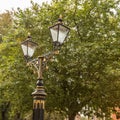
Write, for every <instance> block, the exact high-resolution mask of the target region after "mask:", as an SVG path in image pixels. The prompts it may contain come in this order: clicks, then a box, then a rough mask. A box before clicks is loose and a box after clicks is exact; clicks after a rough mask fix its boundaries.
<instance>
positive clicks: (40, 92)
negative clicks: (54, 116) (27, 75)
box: [32, 57, 46, 120]
mask: <svg viewBox="0 0 120 120" xmlns="http://www.w3.org/2000/svg"><path fill="white" fill-rule="evenodd" d="M43 59H44V57H38V65H39V66H38V80H37V84H36V85H37V86H36V89H35V91H34V92H33V93H32V96H33V120H44V109H45V98H46V93H45V89H44V85H43V77H42V65H43Z"/></svg>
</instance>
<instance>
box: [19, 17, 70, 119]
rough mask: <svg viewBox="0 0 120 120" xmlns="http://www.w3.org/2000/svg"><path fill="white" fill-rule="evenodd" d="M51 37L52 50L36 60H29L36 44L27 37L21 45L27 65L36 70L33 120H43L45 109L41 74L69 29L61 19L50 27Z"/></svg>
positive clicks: (44, 94)
mask: <svg viewBox="0 0 120 120" xmlns="http://www.w3.org/2000/svg"><path fill="white" fill-rule="evenodd" d="M50 31H51V36H52V39H53V47H54V50H53V51H52V52H49V53H47V54H44V55H42V56H39V57H38V58H35V59H33V60H31V57H32V56H33V54H34V52H35V49H36V47H37V46H38V44H37V43H35V42H33V41H32V40H31V37H30V36H28V38H27V40H25V41H23V42H22V43H21V47H22V50H23V53H24V56H25V58H26V61H27V63H28V64H29V65H33V66H34V67H35V68H36V69H37V73H38V80H37V83H36V85H37V86H36V90H35V91H34V92H33V93H32V96H33V120H44V108H45V98H46V93H45V90H44V85H43V77H42V73H43V70H44V65H45V64H46V61H48V60H49V59H50V58H51V57H53V56H54V55H55V54H56V51H58V50H59V49H60V47H61V45H62V44H63V42H64V40H65V39H66V38H67V36H68V33H69V31H70V29H69V28H68V27H66V26H65V25H63V24H62V19H61V18H59V19H58V23H57V24H55V25H53V26H51V27H50Z"/></svg>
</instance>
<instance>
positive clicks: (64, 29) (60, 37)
mask: <svg viewBox="0 0 120 120" xmlns="http://www.w3.org/2000/svg"><path fill="white" fill-rule="evenodd" d="M68 32H69V29H68V28H67V27H65V26H63V25H60V26H59V34H58V41H59V42H60V43H61V44H62V43H63V42H64V40H65V38H66V37H67V34H68Z"/></svg>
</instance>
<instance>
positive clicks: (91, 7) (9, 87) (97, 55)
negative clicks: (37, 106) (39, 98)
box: [0, 0, 120, 120]
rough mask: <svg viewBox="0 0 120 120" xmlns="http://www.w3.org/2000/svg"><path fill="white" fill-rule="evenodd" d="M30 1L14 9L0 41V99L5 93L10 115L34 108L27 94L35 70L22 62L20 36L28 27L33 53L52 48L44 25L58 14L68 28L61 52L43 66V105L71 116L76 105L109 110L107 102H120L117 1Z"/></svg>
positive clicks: (87, 111) (119, 14)
mask: <svg viewBox="0 0 120 120" xmlns="http://www.w3.org/2000/svg"><path fill="white" fill-rule="evenodd" d="M31 4H32V7H31V8H29V9H28V8H27V9H26V10H24V11H23V10H21V9H18V10H17V11H16V12H15V13H14V22H13V23H12V26H10V29H9V34H5V35H4V36H3V42H2V43H1V44H0V58H1V59H0V77H1V79H0V88H1V89H3V88H4V90H3V91H4V95H3V98H2V99H1V100H0V103H1V102H2V101H3V100H4V99H6V100H8V101H10V102H11V104H10V109H11V110H9V111H10V112H11V119H12V118H13V116H14V115H15V114H16V113H17V112H18V111H19V112H21V114H22V115H24V113H26V112H27V111H29V110H31V109H32V98H31V96H30V94H31V92H32V91H33V88H34V87H35V82H36V80H35V78H36V75H34V74H33V72H32V71H31V70H30V69H29V68H28V67H27V66H26V65H25V64H26V63H25V61H24V59H23V57H22V56H23V55H22V50H21V49H20V42H21V41H23V40H25V39H26V37H27V34H28V32H30V33H31V35H32V38H33V41H35V42H37V43H38V44H39V48H38V49H37V50H36V53H35V55H34V57H36V56H38V55H41V54H44V53H46V52H49V51H51V50H52V43H51V38H50V33H49V29H48V28H49V26H51V25H53V24H54V23H55V22H57V18H58V17H59V15H60V14H62V15H63V22H64V24H65V25H67V26H69V27H70V28H71V32H70V34H69V37H68V39H67V41H66V42H65V44H64V45H63V46H62V48H61V50H60V54H59V55H57V56H55V57H54V61H53V62H49V63H48V65H49V68H50V69H49V70H48V71H46V72H44V83H45V88H46V92H47V94H48V95H47V100H46V111H47V112H48V113H52V112H54V111H55V112H56V111H59V113H60V114H63V116H66V115H68V116H69V119H70V120H72V119H73V118H74V116H75V115H76V113H77V112H79V111H80V112H83V114H85V115H90V112H91V111H92V112H93V111H95V114H97V115H98V113H99V114H100V115H101V114H102V113H106V115H107V113H108V112H109V108H112V107H114V106H120V102H119V101H120V99H119V96H120V92H119V91H120V82H119V79H120V62H119V60H120V49H119V44H120V42H119V34H120V33H119V31H120V26H119V25H120V23H119V21H120V20H119V19H120V10H119V6H118V4H119V1H117V0H116V1H114V0H106V1H105V0H89V1H88V0H84V1H83V0H80V1H79V0H72V1H71V0H66V1H65V0H54V1H53V2H52V3H51V4H50V5H48V4H45V3H44V4H43V5H42V6H39V5H38V4H36V3H33V2H32V3H31ZM6 30H8V29H6ZM13 33H14V34H13ZM88 108H89V109H88ZM90 109H91V110H90ZM99 109H101V112H99Z"/></svg>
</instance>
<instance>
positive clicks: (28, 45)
mask: <svg viewBox="0 0 120 120" xmlns="http://www.w3.org/2000/svg"><path fill="white" fill-rule="evenodd" d="M21 47H22V50H23V53H24V56H28V57H32V56H33V54H34V52H35V49H36V47H37V44H36V43H34V42H32V41H29V40H27V41H25V42H23V43H22V44H21Z"/></svg>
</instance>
